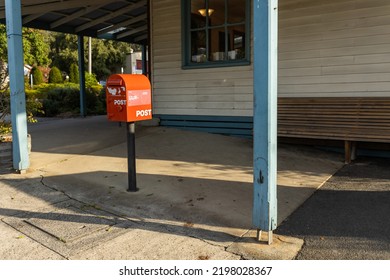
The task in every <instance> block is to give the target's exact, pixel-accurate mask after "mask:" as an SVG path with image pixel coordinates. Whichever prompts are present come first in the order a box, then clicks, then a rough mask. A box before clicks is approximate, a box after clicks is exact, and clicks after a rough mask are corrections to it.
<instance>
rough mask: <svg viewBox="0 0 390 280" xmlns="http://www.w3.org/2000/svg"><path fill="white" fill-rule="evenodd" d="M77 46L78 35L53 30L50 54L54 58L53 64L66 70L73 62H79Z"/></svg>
mask: <svg viewBox="0 0 390 280" xmlns="http://www.w3.org/2000/svg"><path fill="white" fill-rule="evenodd" d="M77 46H78V44H77V36H76V35H70V34H64V33H55V32H52V37H51V43H50V47H51V50H50V54H49V56H50V57H51V58H52V64H51V66H52V67H53V66H56V67H58V68H59V69H62V70H64V69H70V66H71V65H72V64H77V62H78V52H77Z"/></svg>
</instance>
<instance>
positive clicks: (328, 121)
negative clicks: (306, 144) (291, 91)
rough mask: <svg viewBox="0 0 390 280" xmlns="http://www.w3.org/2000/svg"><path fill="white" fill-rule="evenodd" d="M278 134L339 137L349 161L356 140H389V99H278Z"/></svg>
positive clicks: (354, 150)
mask: <svg viewBox="0 0 390 280" xmlns="http://www.w3.org/2000/svg"><path fill="white" fill-rule="evenodd" d="M278 136H280V137H295V138H312V139H327V140H328V139H329V140H343V141H344V143H345V144H344V147H345V162H346V163H350V162H351V159H354V158H355V156H356V142H382V143H390V98H386V97H323V98H312V97H297V98H292V97H288V98H286V97H281V98H278Z"/></svg>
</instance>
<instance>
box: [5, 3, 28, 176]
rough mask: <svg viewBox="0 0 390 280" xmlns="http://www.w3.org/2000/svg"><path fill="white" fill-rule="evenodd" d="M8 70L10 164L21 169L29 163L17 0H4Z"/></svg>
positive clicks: (19, 6)
mask: <svg viewBox="0 0 390 280" xmlns="http://www.w3.org/2000/svg"><path fill="white" fill-rule="evenodd" d="M5 8H6V24H7V40H8V73H9V79H10V89H11V122H12V156H13V167H14V169H15V170H18V171H21V172H23V171H25V170H27V169H28V167H29V165H30V161H29V156H28V142H27V114H26V93H25V89H24V60H23V39H22V16H21V2H20V0H6V1H5Z"/></svg>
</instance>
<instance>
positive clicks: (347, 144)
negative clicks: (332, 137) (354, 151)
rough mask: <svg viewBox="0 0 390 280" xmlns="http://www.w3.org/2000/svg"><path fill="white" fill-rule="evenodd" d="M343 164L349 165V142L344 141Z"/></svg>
mask: <svg viewBox="0 0 390 280" xmlns="http://www.w3.org/2000/svg"><path fill="white" fill-rule="evenodd" d="M344 155H345V164H349V163H351V141H348V140H345V141H344Z"/></svg>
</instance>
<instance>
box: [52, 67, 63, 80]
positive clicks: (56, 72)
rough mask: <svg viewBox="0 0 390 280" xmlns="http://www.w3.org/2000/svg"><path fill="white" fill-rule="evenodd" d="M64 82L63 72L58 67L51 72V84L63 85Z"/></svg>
mask: <svg viewBox="0 0 390 280" xmlns="http://www.w3.org/2000/svg"><path fill="white" fill-rule="evenodd" d="M62 82H63V79H62V76H61V71H60V69H58V68H57V67H55V66H54V67H53V68H51V70H50V72H49V83H51V84H61V83H62Z"/></svg>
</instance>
